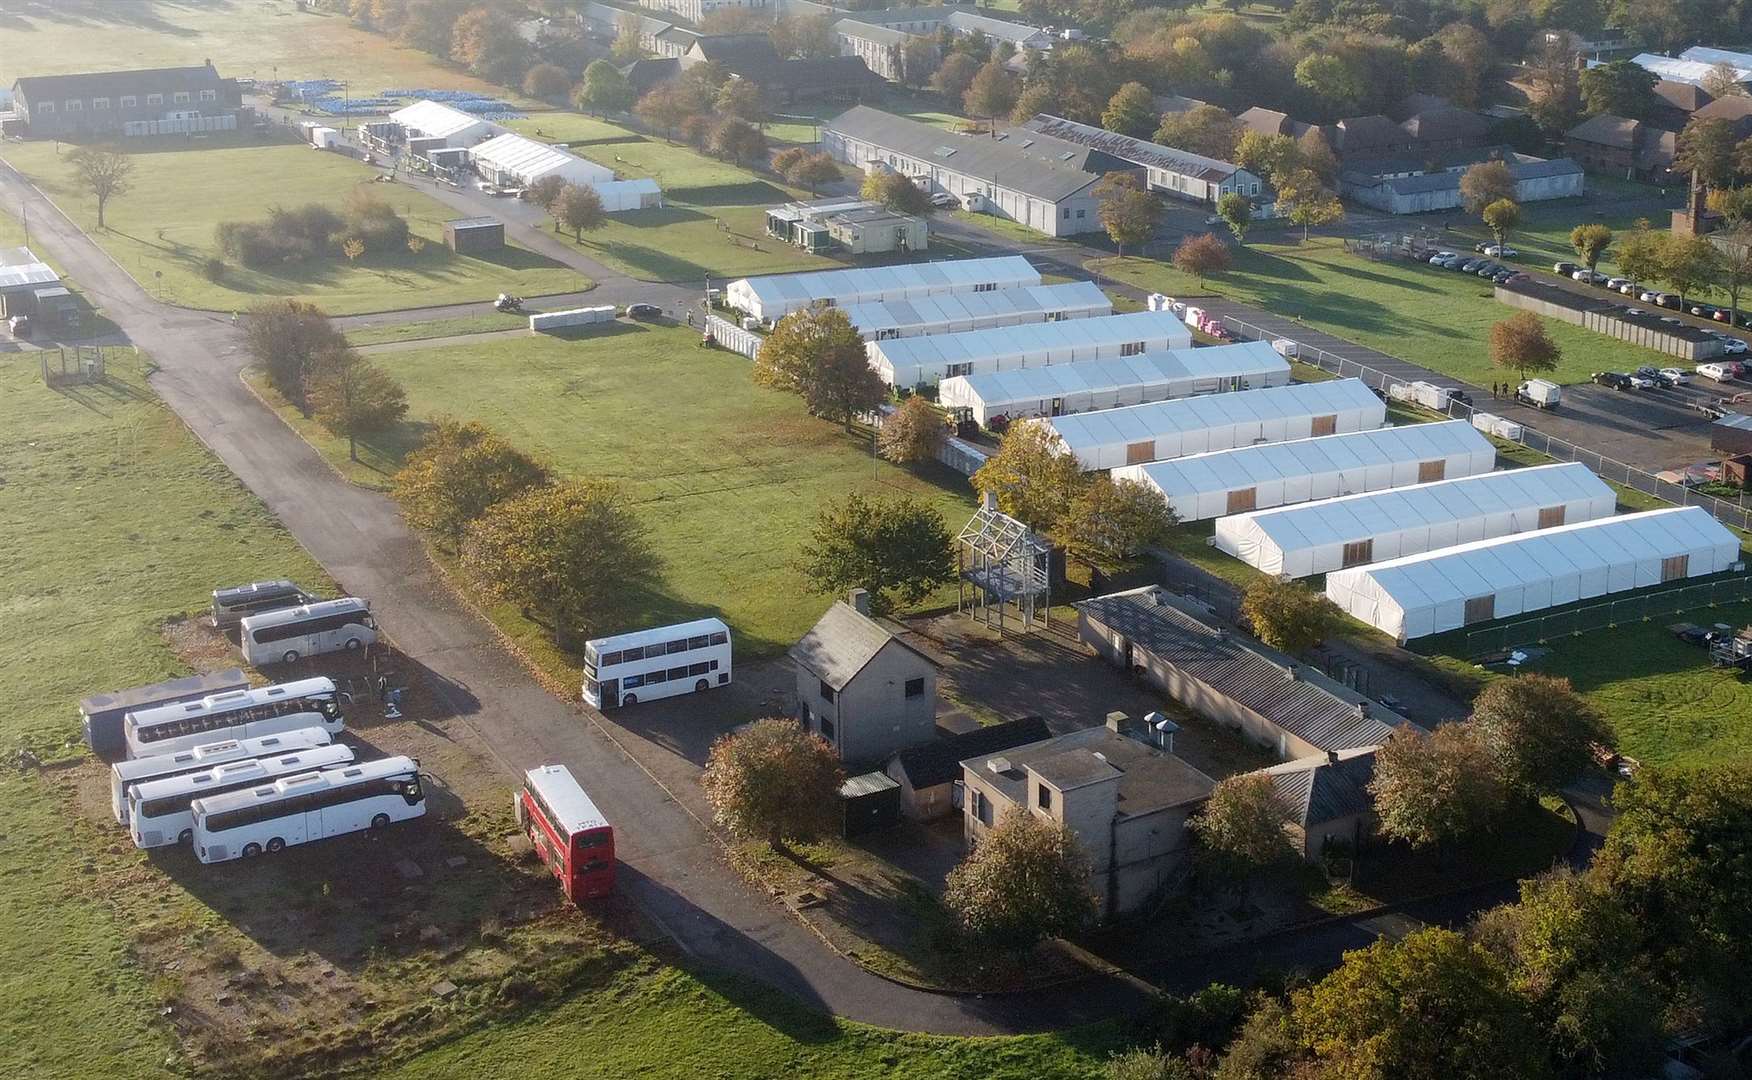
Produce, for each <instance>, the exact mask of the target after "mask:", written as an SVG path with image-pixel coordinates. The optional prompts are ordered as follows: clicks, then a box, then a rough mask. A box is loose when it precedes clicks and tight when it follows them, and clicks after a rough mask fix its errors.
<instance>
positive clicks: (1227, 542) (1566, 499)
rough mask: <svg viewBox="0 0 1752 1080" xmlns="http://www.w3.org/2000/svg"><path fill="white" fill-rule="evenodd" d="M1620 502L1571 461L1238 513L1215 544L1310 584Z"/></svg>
mask: <svg viewBox="0 0 1752 1080" xmlns="http://www.w3.org/2000/svg"><path fill="white" fill-rule="evenodd" d="M1617 501H1618V498H1617V496H1616V495H1615V494H1613V491H1612V489H1611V488H1610V487H1607V486H1606V483H1605V481H1603V480H1601V479H1600V478H1599V477H1598V476H1595V475H1594V474H1593V472H1591V471H1590V470H1589V469H1588V467H1587V466H1586V465H1583V464H1581V463H1579V462H1564V463H1561V464H1556V465H1541V466H1539V467H1537V468H1531V469H1511V470H1508V471H1506V472H1491V473H1483V474H1481V475H1477V476H1466V477H1460V478H1458V479H1451V480H1438V481H1435V482H1433V483H1427V484H1413V485H1410V486H1408V487H1399V488H1390V489H1387V490H1383V491H1374V492H1365V493H1363V494H1358V495H1346V496H1342V497H1340V498H1336V499H1325V500H1322V501H1319V502H1308V503H1301V504H1298V505H1294V506H1286V507H1280V508H1277V509H1273V510H1260V511H1256V512H1253V513H1245V514H1234V515H1231V516H1229V517H1224V518H1220V519H1218V521H1217V529H1216V545H1217V547H1218V549H1220V550H1222V551H1225V552H1227V553H1229V554H1230V555H1233V556H1235V557H1236V558H1238V559H1240V560H1241V561H1242V562H1245V563H1247V564H1248V565H1250V566H1252V567H1254V568H1255V569H1258V570H1261V571H1264V572H1265V573H1267V574H1272V575H1286V576H1289V577H1307V576H1309V575H1310V574H1323V573H1327V572H1329V571H1333V570H1339V569H1342V568H1343V567H1344V566H1345V565H1346V561H1347V558H1348V559H1350V560H1353V561H1352V563H1351V564H1352V565H1356V561H1354V560H1357V559H1358V557H1359V556H1364V557H1362V558H1361V559H1360V561H1361V562H1364V563H1367V562H1373V561H1375V560H1377V559H1379V560H1387V559H1395V558H1399V557H1402V556H1406V555H1415V554H1418V553H1420V552H1425V551H1433V550H1435V549H1437V548H1444V547H1452V546H1454V545H1456V544H1462V543H1468V542H1470V541H1473V540H1488V539H1492V538H1494V537H1498V536H1508V535H1511V534H1513V533H1520V532H1531V531H1533V530H1536V529H1538V528H1539V527H1540V522H1541V516H1542V512H1549V513H1552V514H1556V515H1559V518H1558V522H1556V523H1561V524H1574V523H1576V522H1580V521H1593V520H1596V519H1598V518H1604V517H1610V516H1612V513H1613V511H1614V509H1615V508H1616V505H1617ZM1556 523H1554V524H1556ZM1364 544H1366V545H1367V548H1366V549H1363V550H1361V551H1359V550H1358V549H1357V548H1356V547H1354V545H1364ZM1347 546H1353V547H1352V550H1351V551H1350V552H1348V553H1347V551H1346V547H1347Z"/></svg>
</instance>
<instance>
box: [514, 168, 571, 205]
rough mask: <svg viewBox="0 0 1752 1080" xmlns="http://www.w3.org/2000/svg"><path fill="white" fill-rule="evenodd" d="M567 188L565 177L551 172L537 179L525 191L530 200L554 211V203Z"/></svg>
mask: <svg viewBox="0 0 1752 1080" xmlns="http://www.w3.org/2000/svg"><path fill="white" fill-rule="evenodd" d="M565 190H566V181H565V178H564V177H560V176H555V175H553V174H552V173H549V174H548V175H547V176H543V177H541V178H539V179H537V180H536V182H535V183H533V184H531V185H529V187H527V188H525V189H524V192H523V193H524V195H525V197H527V198H528V199H529V201H530V202H532V203H534V204H535V205H537V206H539V207H541V208H542V209H543V210H548V211H552V210H553V207H554V203H556V202H558V201H559V198H560V195H561V193H563V192H564V191H565Z"/></svg>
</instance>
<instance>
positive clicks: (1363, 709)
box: [1357, 701, 1369, 720]
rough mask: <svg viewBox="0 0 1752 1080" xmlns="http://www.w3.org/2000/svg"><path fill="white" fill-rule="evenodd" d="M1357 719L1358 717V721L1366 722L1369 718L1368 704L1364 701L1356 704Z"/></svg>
mask: <svg viewBox="0 0 1752 1080" xmlns="http://www.w3.org/2000/svg"><path fill="white" fill-rule="evenodd" d="M1357 717H1358V719H1361V720H1367V719H1368V718H1369V703H1368V702H1366V701H1359V702H1357Z"/></svg>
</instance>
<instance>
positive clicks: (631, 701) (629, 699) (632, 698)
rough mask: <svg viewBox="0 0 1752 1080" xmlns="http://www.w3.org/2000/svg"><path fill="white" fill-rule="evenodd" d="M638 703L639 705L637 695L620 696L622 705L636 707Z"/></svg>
mask: <svg viewBox="0 0 1752 1080" xmlns="http://www.w3.org/2000/svg"><path fill="white" fill-rule="evenodd" d="M638 703H639V695H637V694H622V695H621V704H622V705H637V704H638Z"/></svg>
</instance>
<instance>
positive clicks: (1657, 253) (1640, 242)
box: [1618, 218, 1665, 283]
mask: <svg viewBox="0 0 1752 1080" xmlns="http://www.w3.org/2000/svg"><path fill="white" fill-rule="evenodd" d="M1664 239H1665V238H1664V237H1663V236H1662V235H1661V234H1660V233H1657V232H1655V231H1654V230H1653V229H1651V228H1649V221H1648V219H1647V218H1638V219H1637V222H1636V225H1635V227H1634V228H1632V229H1631V230H1630V231H1629V232H1627V233H1625V234H1624V237H1623V238H1622V239H1621V240H1619V241H1618V269H1620V270H1622V271H1623V272H1624V276H1625V277H1628V278H1629V279H1630V280H1632V281H1634V282H1639V283H1640V282H1645V281H1653V280H1655V279H1656V278H1658V277H1659V276H1660V274H1661V248H1662V245H1663V241H1664Z"/></svg>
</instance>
